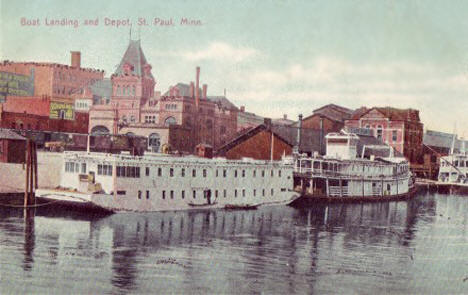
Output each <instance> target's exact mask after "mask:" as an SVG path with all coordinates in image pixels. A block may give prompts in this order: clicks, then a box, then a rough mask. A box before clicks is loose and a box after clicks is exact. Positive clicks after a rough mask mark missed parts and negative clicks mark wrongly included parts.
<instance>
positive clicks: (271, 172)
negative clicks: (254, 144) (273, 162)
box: [270, 169, 273, 177]
mask: <svg viewBox="0 0 468 295" xmlns="http://www.w3.org/2000/svg"><path fill="white" fill-rule="evenodd" d="M270 176H271V177H273V169H272V170H271V171H270Z"/></svg>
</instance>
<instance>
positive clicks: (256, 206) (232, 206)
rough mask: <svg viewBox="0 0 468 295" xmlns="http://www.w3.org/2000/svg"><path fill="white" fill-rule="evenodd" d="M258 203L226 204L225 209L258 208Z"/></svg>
mask: <svg viewBox="0 0 468 295" xmlns="http://www.w3.org/2000/svg"><path fill="white" fill-rule="evenodd" d="M258 206H259V205H258V204H252V205H248V204H227V205H226V206H224V209H227V210H255V209H257V208H258Z"/></svg>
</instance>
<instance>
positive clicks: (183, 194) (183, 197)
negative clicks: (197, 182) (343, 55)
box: [182, 191, 185, 199]
mask: <svg viewBox="0 0 468 295" xmlns="http://www.w3.org/2000/svg"><path fill="white" fill-rule="evenodd" d="M182 199H185V191H182Z"/></svg>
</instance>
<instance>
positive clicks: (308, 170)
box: [294, 131, 413, 201]
mask: <svg viewBox="0 0 468 295" xmlns="http://www.w3.org/2000/svg"><path fill="white" fill-rule="evenodd" d="M325 139H326V155H325V156H319V155H317V154H315V155H314V156H313V157H298V158H297V159H296V161H295V168H294V169H295V170H294V174H295V187H296V190H297V191H299V192H301V193H302V194H303V195H305V197H304V198H303V199H326V200H331V201H333V200H335V201H379V200H393V199H398V198H404V197H406V196H408V195H409V194H410V193H411V192H412V190H413V180H412V176H411V172H410V170H409V163H408V161H407V160H406V159H405V158H404V157H403V156H401V155H398V154H396V152H395V151H394V150H393V149H392V148H391V147H389V146H388V145H384V144H382V143H381V142H380V141H379V140H378V139H377V138H375V137H373V136H368V135H356V134H354V133H347V132H346V131H341V132H340V133H329V134H327V136H326V137H325Z"/></svg>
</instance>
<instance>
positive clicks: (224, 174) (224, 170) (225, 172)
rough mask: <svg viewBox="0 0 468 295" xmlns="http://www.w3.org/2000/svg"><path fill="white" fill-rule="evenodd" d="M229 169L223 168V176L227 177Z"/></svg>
mask: <svg viewBox="0 0 468 295" xmlns="http://www.w3.org/2000/svg"><path fill="white" fill-rule="evenodd" d="M226 174H227V171H226V169H223V177H226Z"/></svg>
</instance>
